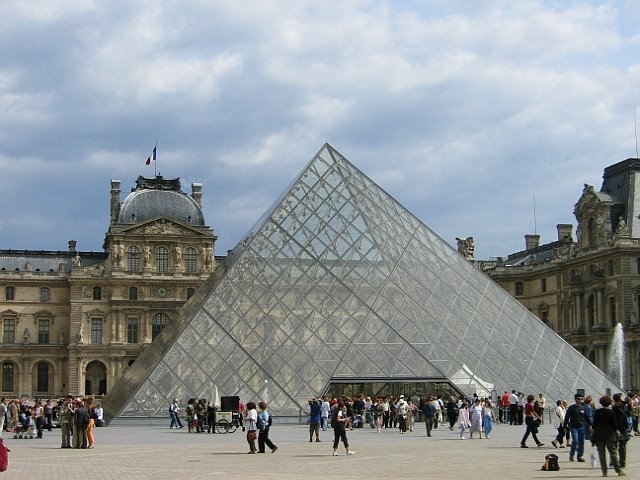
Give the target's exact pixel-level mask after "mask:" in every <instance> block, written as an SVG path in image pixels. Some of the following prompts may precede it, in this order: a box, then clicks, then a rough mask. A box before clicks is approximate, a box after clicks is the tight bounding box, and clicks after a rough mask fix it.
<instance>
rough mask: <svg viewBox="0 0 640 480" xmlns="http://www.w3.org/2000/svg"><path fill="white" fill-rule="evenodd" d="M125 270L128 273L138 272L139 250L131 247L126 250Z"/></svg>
mask: <svg viewBox="0 0 640 480" xmlns="http://www.w3.org/2000/svg"><path fill="white" fill-rule="evenodd" d="M127 270H128V271H130V272H139V271H140V249H139V248H138V247H136V246H135V245H131V246H130V247H129V248H128V249H127Z"/></svg>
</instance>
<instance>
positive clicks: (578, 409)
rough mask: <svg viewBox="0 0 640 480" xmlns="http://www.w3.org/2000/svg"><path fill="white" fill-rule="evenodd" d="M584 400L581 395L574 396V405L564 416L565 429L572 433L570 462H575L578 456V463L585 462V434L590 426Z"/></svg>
mask: <svg viewBox="0 0 640 480" xmlns="http://www.w3.org/2000/svg"><path fill="white" fill-rule="evenodd" d="M583 401H584V398H583V397H582V395H580V394H579V393H576V394H575V396H574V403H573V405H570V406H569V408H567V412H566V413H565V415H564V422H563V425H564V428H565V429H567V428H569V431H570V432H571V449H570V451H569V460H570V461H572V462H573V461H574V459H575V456H576V454H577V455H578V461H579V462H584V461H585V459H584V432H585V429H586V427H587V425H589V412H588V411H587V408H589V407H585V406H584V404H583V403H582V402H583Z"/></svg>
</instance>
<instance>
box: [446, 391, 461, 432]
mask: <svg viewBox="0 0 640 480" xmlns="http://www.w3.org/2000/svg"><path fill="white" fill-rule="evenodd" d="M445 407H446V410H447V420H449V430H451V431H453V427H454V426H455V424H456V420H457V419H458V405H457V404H456V402H455V400H454V399H453V397H452V396H451V397H449V400H448V401H447V403H446V405H445Z"/></svg>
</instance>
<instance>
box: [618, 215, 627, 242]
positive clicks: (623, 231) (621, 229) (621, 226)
mask: <svg viewBox="0 0 640 480" xmlns="http://www.w3.org/2000/svg"><path fill="white" fill-rule="evenodd" d="M616 235H618V236H619V237H623V236H628V235H629V227H627V222H626V221H625V220H624V218H622V217H618V228H616Z"/></svg>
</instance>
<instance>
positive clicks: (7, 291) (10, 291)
mask: <svg viewBox="0 0 640 480" xmlns="http://www.w3.org/2000/svg"><path fill="white" fill-rule="evenodd" d="M4 299H5V300H15V299H16V288H15V287H12V286H8V287H5V288H4Z"/></svg>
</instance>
